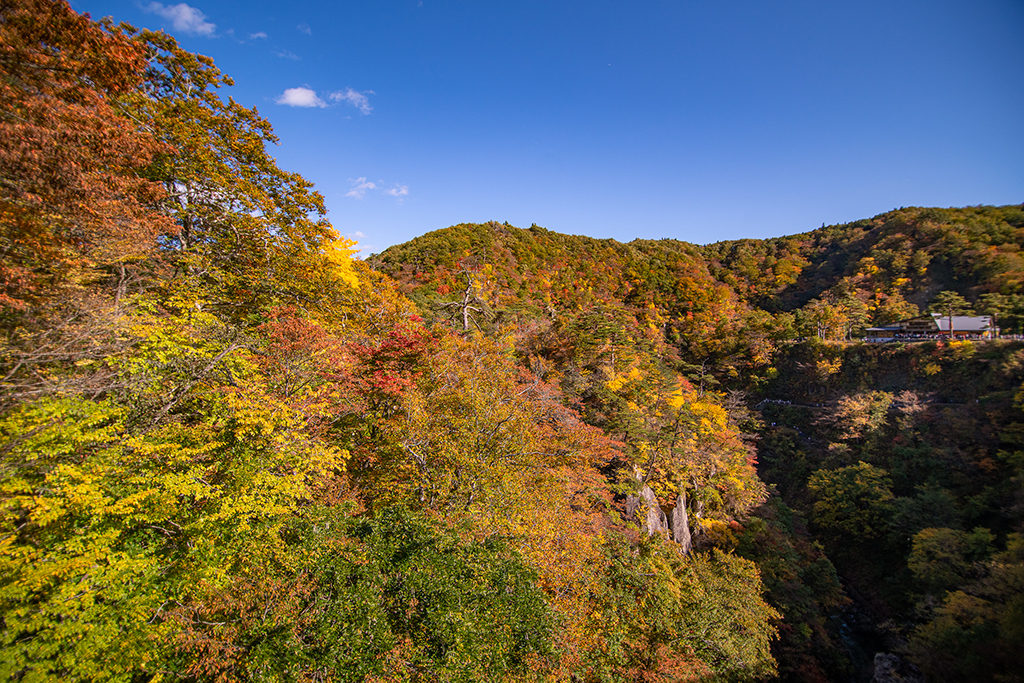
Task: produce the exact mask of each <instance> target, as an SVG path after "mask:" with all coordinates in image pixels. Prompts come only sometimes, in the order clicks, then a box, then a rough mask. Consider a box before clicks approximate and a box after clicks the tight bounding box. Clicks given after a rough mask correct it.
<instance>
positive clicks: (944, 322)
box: [932, 313, 992, 333]
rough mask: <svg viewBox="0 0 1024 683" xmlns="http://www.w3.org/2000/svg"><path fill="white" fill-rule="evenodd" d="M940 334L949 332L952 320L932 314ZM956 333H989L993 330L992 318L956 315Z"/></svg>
mask: <svg viewBox="0 0 1024 683" xmlns="http://www.w3.org/2000/svg"><path fill="white" fill-rule="evenodd" d="M932 318H934V319H935V324H936V325H938V326H939V331H940V332H947V333H948V332H949V321H950V318H948V317H947V316H944V315H942V314H941V313H932ZM952 320H953V331H954V332H987V331H988V330H990V329H991V328H992V317H991V316H988V315H954V316H953V318H952Z"/></svg>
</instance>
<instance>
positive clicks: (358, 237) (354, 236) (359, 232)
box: [345, 230, 366, 240]
mask: <svg viewBox="0 0 1024 683" xmlns="http://www.w3.org/2000/svg"><path fill="white" fill-rule="evenodd" d="M345 237H347V238H349V239H350V240H361V239H363V238H364V237H366V235H364V234H363V231H362V230H356V231H355V232H350V233H348V234H347V235H345Z"/></svg>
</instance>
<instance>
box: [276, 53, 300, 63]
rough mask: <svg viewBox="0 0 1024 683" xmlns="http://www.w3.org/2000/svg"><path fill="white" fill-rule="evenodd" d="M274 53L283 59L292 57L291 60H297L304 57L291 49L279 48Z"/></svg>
mask: <svg viewBox="0 0 1024 683" xmlns="http://www.w3.org/2000/svg"><path fill="white" fill-rule="evenodd" d="M274 54H275V55H277V56H278V57H281V58H282V59H291V60H294V61H296V62H297V61H299V60H300V59H302V57H300V56H298V55H297V54H295V53H294V52H292V51H291V50H278V51H277V52H275V53H274Z"/></svg>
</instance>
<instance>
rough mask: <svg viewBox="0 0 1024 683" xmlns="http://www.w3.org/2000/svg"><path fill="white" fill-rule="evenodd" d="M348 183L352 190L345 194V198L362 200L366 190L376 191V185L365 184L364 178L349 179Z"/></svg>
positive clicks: (372, 183) (371, 183)
mask: <svg viewBox="0 0 1024 683" xmlns="http://www.w3.org/2000/svg"><path fill="white" fill-rule="evenodd" d="M348 181H349V182H350V183H352V189H351V190H349V191H348V192H346V193H345V196H346V197H352V198H354V199H362V198H363V197H365V196H366V191H367V190H376V189H377V183H374V182H366V178H355V179H353V178H349V179H348Z"/></svg>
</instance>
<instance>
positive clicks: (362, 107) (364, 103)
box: [329, 88, 377, 114]
mask: <svg viewBox="0 0 1024 683" xmlns="http://www.w3.org/2000/svg"><path fill="white" fill-rule="evenodd" d="M376 94H377V93H375V92H373V91H372V90H364V91H363V92H356V91H355V90H353V89H352V88H346V89H344V90H339V91H338V92H332V93H331V94H330V95H329V97H330V98H331V99H332V100H334V101H335V102H347V103H349V104H350V105H352V106H353V107H355V108H356V109H358V110H359V113H360V114H369V113H370V112H371V111H373V107H371V106H370V100H369V99H367V97H366V96H367V95H376Z"/></svg>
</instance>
